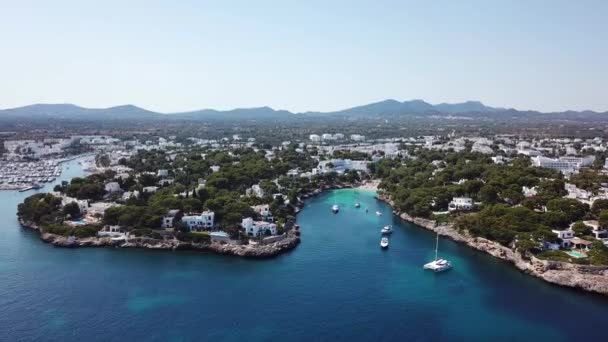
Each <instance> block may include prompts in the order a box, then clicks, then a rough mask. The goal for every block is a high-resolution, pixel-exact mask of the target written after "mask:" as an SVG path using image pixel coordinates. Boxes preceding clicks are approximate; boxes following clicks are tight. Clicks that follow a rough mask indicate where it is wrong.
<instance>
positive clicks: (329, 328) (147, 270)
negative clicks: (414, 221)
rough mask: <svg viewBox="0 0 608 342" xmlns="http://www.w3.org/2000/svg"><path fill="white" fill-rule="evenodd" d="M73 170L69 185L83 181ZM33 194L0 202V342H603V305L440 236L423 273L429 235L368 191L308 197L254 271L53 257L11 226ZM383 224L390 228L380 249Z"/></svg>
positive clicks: (606, 305) (112, 252)
mask: <svg viewBox="0 0 608 342" xmlns="http://www.w3.org/2000/svg"><path fill="white" fill-rule="evenodd" d="M69 165H70V169H69V170H66V172H65V173H64V176H63V177H64V178H70V177H72V176H75V175H79V174H80V173H81V171H80V170H79V169H78V167H77V165H76V162H72V163H70V164H69ZM51 187H52V186H48V187H47V188H46V189H45V190H47V191H48V190H49V188H51ZM32 193H33V192H27V193H18V192H0V340H3V341H20V340H27V341H33V340H59V341H82V340H86V341H96V340H99V341H123V340H131V341H142V340H149V341H166V340H171V341H200V340H218V341H256V340H275V341H276V340H289V341H311V340H332V341H333V340H348V341H369V340H378V341H388V340H395V341H406V340H408V341H436V340H462V341H465V340H466V341H488V340H493V341H500V340H511V341H522V340H548V339H551V340H554V341H566V340H582V339H584V338H589V337H591V338H595V339H596V340H606V338H605V337H604V336H603V335H604V334H603V333H601V330H602V329H603V328H604V326H605V322H606V319H607V317H608V300H607V299H606V298H604V297H601V296H597V295H590V294H585V293H581V292H578V291H575V290H570V289H564V288H560V287H555V286H551V285H548V284H545V283H544V282H542V281H540V280H537V279H534V278H532V277H529V276H526V275H524V274H522V273H520V272H518V271H517V270H515V269H514V268H513V267H512V266H510V265H508V264H505V263H503V262H501V261H498V260H496V259H494V258H491V257H489V256H487V255H484V254H482V253H479V252H475V251H473V250H470V249H468V248H466V247H464V246H461V245H458V244H456V243H453V242H451V241H448V240H444V239H443V240H440V254H441V256H443V257H447V258H449V259H451V260H452V262H453V263H454V266H455V267H454V269H453V270H451V271H449V272H446V273H443V274H432V273H428V272H424V271H423V270H422V265H423V264H424V263H425V262H426V261H428V260H430V259H432V257H433V248H434V243H435V236H434V235H433V234H432V233H430V232H428V231H426V230H424V229H421V228H418V227H415V226H413V225H410V224H407V223H403V222H401V221H400V220H399V219H398V218H396V217H394V216H392V215H391V211H390V208H389V207H388V206H387V205H385V204H384V203H381V202H378V201H376V200H375V199H374V198H373V193H370V192H365V191H355V190H341V191H335V192H329V193H325V194H323V195H321V196H319V197H316V198H314V199H312V200H310V201H309V202H308V203H307V205H306V207H305V209H304V210H303V211H302V213H301V214H300V215H299V216H298V221H299V223H300V225H301V227H302V228H301V230H302V244H300V245H299V246H298V247H297V248H296V249H295V250H294V251H292V252H290V253H288V254H285V255H282V256H280V257H277V258H274V259H270V260H261V261H260V260H245V259H240V258H235V257H225V256H216V255H211V254H201V253H191V252H155V251H146V250H121V249H60V248H54V247H52V246H51V245H48V244H45V243H43V242H41V241H40V240H39V239H38V237H37V235H36V234H35V233H33V232H30V231H27V230H23V229H21V228H20V227H19V225H18V224H17V221H16V217H15V212H16V206H17V204H18V203H19V202H20V201H22V199H23V198H24V197H25V196H28V195H30V194H32ZM356 198H359V200H360V202H361V203H362V208H361V209H355V208H354V206H353V204H354V202H355V200H356ZM334 203H339V204H340V206H341V211H340V213H339V214H337V215H334V214H332V213H331V211H330V207H331V205H332V204H334ZM366 207H367V208H369V214H365V209H364V208H366ZM377 210H378V211H380V212H382V213H383V214H384V215H383V216H380V217H378V216H376V215H375V214H374V212H375V211H377ZM386 224H393V226H394V230H395V231H394V233H393V234H392V236H391V237H390V242H391V244H390V248H389V249H388V250H386V251H383V250H381V249H380V247H379V240H380V229H381V227H382V226H384V225H386Z"/></svg>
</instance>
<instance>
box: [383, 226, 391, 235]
mask: <svg viewBox="0 0 608 342" xmlns="http://www.w3.org/2000/svg"><path fill="white" fill-rule="evenodd" d="M380 232H381V233H382V234H390V233H392V232H393V226H391V225H388V226H384V228H382V230H381V231H380Z"/></svg>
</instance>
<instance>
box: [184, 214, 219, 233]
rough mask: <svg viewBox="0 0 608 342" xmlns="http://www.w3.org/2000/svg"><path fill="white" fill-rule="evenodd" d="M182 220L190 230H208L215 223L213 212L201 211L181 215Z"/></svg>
mask: <svg viewBox="0 0 608 342" xmlns="http://www.w3.org/2000/svg"><path fill="white" fill-rule="evenodd" d="M182 222H183V223H184V224H185V225H186V227H188V229H189V230H191V231H201V230H210V229H212V228H213V226H214V224H215V213H214V212H213V211H203V212H202V213H201V214H198V215H187V216H184V217H182Z"/></svg>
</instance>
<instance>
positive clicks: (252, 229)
mask: <svg viewBox="0 0 608 342" xmlns="http://www.w3.org/2000/svg"><path fill="white" fill-rule="evenodd" d="M241 227H243V229H244V230H245V233H246V234H247V235H249V236H257V237H259V236H264V235H277V225H276V224H274V223H270V222H264V221H254V220H253V219H252V218H251V217H247V218H244V219H243V221H242V222H241Z"/></svg>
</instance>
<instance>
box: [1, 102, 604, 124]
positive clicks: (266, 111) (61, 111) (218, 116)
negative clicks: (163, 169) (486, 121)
mask: <svg viewBox="0 0 608 342" xmlns="http://www.w3.org/2000/svg"><path fill="white" fill-rule="evenodd" d="M456 114H457V115H462V116H467V115H469V116H480V115H484V116H489V117H496V118H498V117H501V116H502V117H505V118H508V117H525V116H536V115H544V114H552V115H551V116H550V118H555V119H563V120H564V119H565V120H569V119H584V118H587V117H590V118H598V115H601V114H608V112H603V113H597V112H593V111H582V112H577V111H565V112H556V113H541V112H536V111H519V110H516V109H506V108H496V107H489V106H486V105H484V104H483V103H481V102H479V101H467V102H463V103H441V104H437V105H432V104H430V103H427V102H425V101H422V100H411V101H403V102H399V101H396V100H385V101H380V102H375V103H370V104H366V105H362V106H357V107H352V108H348V109H344V110H340V111H334V112H304V113H293V112H290V111H287V110H275V109H272V108H270V107H258V108H238V109H232V110H226V111H220V110H214V109H203V110H197V111H190V112H181V113H158V112H153V111H149V110H146V109H143V108H140V107H137V106H134V105H124V106H117V107H110V108H84V107H79V106H76V105H73V104H35V105H30V106H24V107H18V108H11V109H4V110H0V120H11V119H15V120H72V121H99V120H137V121H146V120H273V119H281V120H286V119H295V118H301V117H319V116H323V117H327V116H331V117H345V118H374V117H394V116H406V115H413V116H417V117H419V116H425V115H444V116H448V115H456ZM602 119H604V117H603V115H602Z"/></svg>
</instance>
